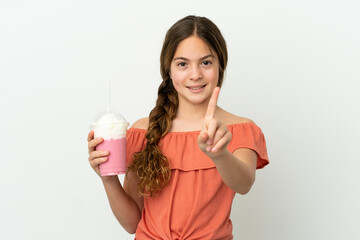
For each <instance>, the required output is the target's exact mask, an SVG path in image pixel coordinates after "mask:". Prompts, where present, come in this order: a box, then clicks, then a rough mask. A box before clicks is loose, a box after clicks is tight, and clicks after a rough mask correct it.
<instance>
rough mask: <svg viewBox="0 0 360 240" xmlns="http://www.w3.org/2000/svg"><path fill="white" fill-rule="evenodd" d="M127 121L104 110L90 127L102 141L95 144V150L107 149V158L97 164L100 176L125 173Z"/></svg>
mask: <svg viewBox="0 0 360 240" xmlns="http://www.w3.org/2000/svg"><path fill="white" fill-rule="evenodd" d="M128 127H129V123H128V122H126V120H125V118H124V117H123V116H121V115H120V114H117V113H113V112H106V113H104V114H101V115H99V117H98V118H97V119H95V122H94V123H93V124H91V126H90V129H91V130H93V131H94V137H95V138H98V137H102V138H103V139H104V141H103V142H102V143H100V144H98V145H97V146H96V150H106V151H109V155H108V160H107V161H106V162H104V163H102V164H100V165H99V168H100V175H101V176H110V175H119V174H124V173H126V131H127V128H128Z"/></svg>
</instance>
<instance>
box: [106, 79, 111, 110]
mask: <svg viewBox="0 0 360 240" xmlns="http://www.w3.org/2000/svg"><path fill="white" fill-rule="evenodd" d="M107 113H108V114H109V113H110V80H108V105H107Z"/></svg>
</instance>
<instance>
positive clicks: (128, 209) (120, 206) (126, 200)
mask: <svg viewBox="0 0 360 240" xmlns="http://www.w3.org/2000/svg"><path fill="white" fill-rule="evenodd" d="M127 178H128V180H127ZM102 182H103V184H104V188H105V191H106V194H107V197H108V200H109V203H110V206H111V210H112V212H113V213H114V216H115V217H116V219H117V220H118V221H119V223H120V224H121V226H122V227H123V228H124V229H125V230H126V231H127V232H129V233H131V234H133V233H135V231H136V228H137V225H138V223H139V221H140V219H141V212H142V209H143V205H144V203H143V198H141V197H139V196H138V195H137V193H136V188H137V181H136V178H135V176H134V174H132V173H131V172H130V173H129V174H128V176H127V177H125V180H124V188H123V187H122V186H121V184H120V182H119V178H118V177H117V176H111V177H102ZM133 189H134V190H135V191H133Z"/></svg>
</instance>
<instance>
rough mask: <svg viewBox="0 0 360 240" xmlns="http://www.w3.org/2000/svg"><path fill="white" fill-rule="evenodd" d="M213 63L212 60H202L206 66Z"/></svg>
mask: <svg viewBox="0 0 360 240" xmlns="http://www.w3.org/2000/svg"><path fill="white" fill-rule="evenodd" d="M211 63H212V62H211V61H208V60H207V61H203V62H202V64H203V65H205V66H207V65H210V64H211Z"/></svg>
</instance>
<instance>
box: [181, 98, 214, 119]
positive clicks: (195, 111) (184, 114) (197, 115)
mask: <svg viewBox="0 0 360 240" xmlns="http://www.w3.org/2000/svg"><path fill="white" fill-rule="evenodd" d="M207 105H208V102H204V103H201V104H197V105H193V104H190V103H186V102H179V108H178V109H177V112H176V118H177V119H188V120H193V121H196V120H199V121H202V120H203V119H204V117H205V113H206V109H207Z"/></svg>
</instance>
